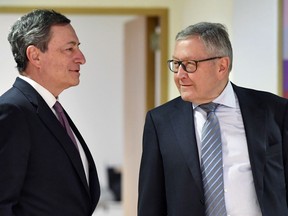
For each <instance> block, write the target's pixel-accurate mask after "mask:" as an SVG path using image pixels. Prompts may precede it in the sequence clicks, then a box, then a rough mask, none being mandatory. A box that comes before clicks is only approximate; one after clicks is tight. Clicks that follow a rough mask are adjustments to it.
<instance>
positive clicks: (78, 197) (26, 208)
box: [0, 78, 100, 216]
mask: <svg viewBox="0 0 288 216" xmlns="http://www.w3.org/2000/svg"><path fill="white" fill-rule="evenodd" d="M67 116H68V115H67ZM68 119H69V122H70V124H71V127H72V129H73V131H74V133H75V135H76V136H77V138H78V140H79V141H80V143H81V145H82V147H83V149H84V151H85V154H86V156H87V159H88V162H89V176H90V185H89V186H88V183H87V180H86V177H85V173H84V169H83V165H82V161H81V158H80V155H79V153H78V152H77V150H76V148H75V146H74V145H73V143H72V141H71V139H70V138H69V136H68V135H67V133H66V132H65V130H64V128H63V127H62V126H61V124H60V122H59V121H58V119H57V118H56V116H55V115H54V113H53V112H52V111H51V109H50V108H49V106H48V105H47V104H46V102H45V101H44V100H43V98H42V97H41V96H40V95H39V94H38V93H37V92H36V91H35V90H34V88H33V87H31V86H30V85H29V84H28V83H27V82H25V81H23V80H22V79H19V78H17V79H16V81H15V83H14V85H13V87H12V88H11V89H10V90H8V91H7V92H6V93H4V94H3V95H2V96H1V97H0V134H1V135H0V172H1V173H0V215H1V216H12V215H13V216H28V215H29V216H90V215H92V213H93V211H94V209H95V207H96V204H97V202H98V200H99V196H100V188H99V182H98V176H97V172H96V167H95V164H94V162H93V159H92V156H91V154H90V152H89V150H88V147H87V145H86V144H85V142H84V140H83V138H82V136H81V135H80V133H79V131H78V130H77V129H76V127H75V125H74V124H73V122H72V121H71V119H70V118H69V116H68Z"/></svg>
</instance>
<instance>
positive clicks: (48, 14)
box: [8, 9, 70, 74]
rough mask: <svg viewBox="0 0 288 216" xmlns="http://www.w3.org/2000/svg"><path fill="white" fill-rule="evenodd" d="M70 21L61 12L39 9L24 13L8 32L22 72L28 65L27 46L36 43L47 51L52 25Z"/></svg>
mask: <svg viewBox="0 0 288 216" xmlns="http://www.w3.org/2000/svg"><path fill="white" fill-rule="evenodd" d="M69 23H70V20H69V19H68V18H67V17H65V16H64V15H62V14H60V13H57V12H55V11H53V10H44V9H37V10H34V11H32V12H30V13H28V14H25V15H23V16H22V17H20V18H19V19H18V20H17V21H16V22H15V23H14V24H13V26H12V27H11V29H10V32H9V34H8V41H9V43H10V45H11V50H12V54H13V56H14V59H15V62H16V64H17V69H18V71H19V72H20V74H21V73H22V72H23V71H25V69H26V67H27V63H28V58H27V56H26V49H27V47H28V46H30V45H34V46H36V47H37V48H39V49H40V50H41V51H42V52H45V51H46V50H47V49H48V43H49V41H50V39H51V32H50V29H51V27H52V26H53V25H66V24H69Z"/></svg>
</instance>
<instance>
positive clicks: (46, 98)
mask: <svg viewBox="0 0 288 216" xmlns="http://www.w3.org/2000/svg"><path fill="white" fill-rule="evenodd" d="M19 78H21V79H23V80H25V81H26V82H28V83H29V84H30V85H31V86H32V87H33V88H34V89H35V90H36V91H37V92H38V93H39V94H40V95H41V97H42V98H43V99H44V101H45V102H46V103H47V104H48V106H49V107H50V109H51V110H52V112H53V113H54V114H55V116H56V117H57V118H58V116H57V114H56V112H55V110H54V109H53V106H54V104H55V103H56V100H57V99H56V98H55V97H54V95H53V94H51V92H49V91H48V90H47V89H45V88H44V87H43V86H41V85H40V84H38V83H37V82H35V81H34V80H32V79H30V78H28V77H25V76H22V75H19ZM71 131H72V132H73V130H72V129H71ZM73 133H74V132H73ZM74 137H75V139H76V142H77V146H78V149H79V153H80V157H81V160H82V164H83V167H84V171H85V174H86V179H87V182H88V184H89V164H88V160H87V157H86V155H85V152H84V150H83V148H82V145H81V144H80V142H79V140H78V138H77V136H75V134H74Z"/></svg>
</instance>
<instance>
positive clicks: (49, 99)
mask: <svg viewBox="0 0 288 216" xmlns="http://www.w3.org/2000/svg"><path fill="white" fill-rule="evenodd" d="M19 78H21V79H23V80H25V81H26V82H28V83H29V84H30V85H31V86H32V87H33V88H34V89H35V90H36V91H37V92H38V93H39V94H40V95H41V97H42V98H43V99H44V101H45V102H46V103H47V104H48V106H49V107H50V108H52V107H53V106H54V104H55V102H56V100H57V99H56V98H55V97H54V95H53V94H52V93H51V92H49V91H48V90H47V89H46V88H44V87H43V86H41V85H40V84H39V83H37V82H35V81H34V80H32V79H30V78H29V77H26V76H22V75H19Z"/></svg>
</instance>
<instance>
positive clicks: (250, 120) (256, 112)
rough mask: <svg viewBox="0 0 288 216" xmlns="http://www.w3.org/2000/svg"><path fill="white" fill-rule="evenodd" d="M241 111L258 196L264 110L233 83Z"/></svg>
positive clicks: (261, 166) (263, 151)
mask: <svg viewBox="0 0 288 216" xmlns="http://www.w3.org/2000/svg"><path fill="white" fill-rule="evenodd" d="M233 88H234V91H235V92H236V95H237V97H238V100H239V105H240V110H241V113H242V118H243V123H244V128H245V133H246V138H247V145H248V152H249V158H250V164H251V169H252V174H253V179H254V184H255V188H256V193H257V195H258V198H261V197H262V194H263V173H264V165H265V151H266V136H265V130H266V129H265V127H266V126H267V124H266V121H267V120H266V110H265V108H264V107H265V106H263V104H262V103H261V101H259V100H255V98H254V97H251V92H250V91H249V92H248V91H247V90H245V89H243V88H240V87H237V86H235V85H233Z"/></svg>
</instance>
